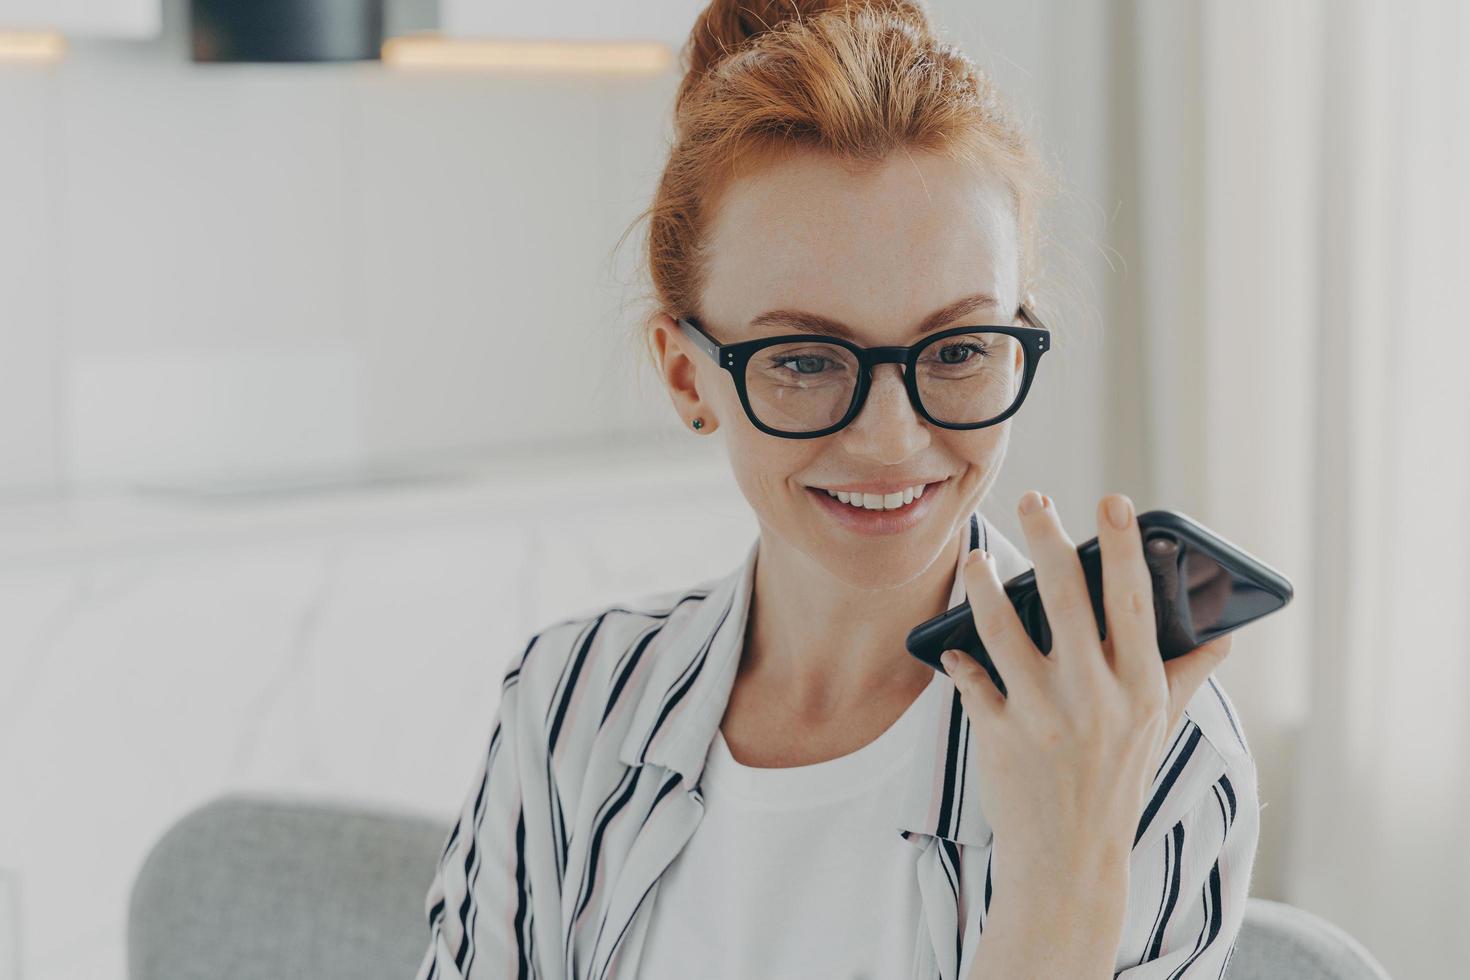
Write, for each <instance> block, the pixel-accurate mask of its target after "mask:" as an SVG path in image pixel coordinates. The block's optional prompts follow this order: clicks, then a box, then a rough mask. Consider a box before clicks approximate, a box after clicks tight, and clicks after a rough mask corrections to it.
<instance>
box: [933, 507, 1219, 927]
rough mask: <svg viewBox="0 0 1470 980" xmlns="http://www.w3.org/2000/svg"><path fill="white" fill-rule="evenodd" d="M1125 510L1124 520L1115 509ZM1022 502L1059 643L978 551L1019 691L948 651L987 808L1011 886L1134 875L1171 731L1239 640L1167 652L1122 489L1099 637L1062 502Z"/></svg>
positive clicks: (989, 622)
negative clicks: (1015, 602) (1031, 631)
mask: <svg viewBox="0 0 1470 980" xmlns="http://www.w3.org/2000/svg"><path fill="white" fill-rule="evenodd" d="M1114 505H1116V506H1117V507H1118V513H1119V516H1120V517H1121V524H1122V526H1121V527H1119V526H1116V525H1115V524H1114V523H1113V521H1112V520H1110V519H1109V516H1108V514H1109V510H1110V508H1111V507H1112V506H1114ZM1020 511H1021V517H1020V521H1021V526H1022V529H1023V530H1024V532H1025V534H1026V540H1027V546H1028V548H1029V550H1030V552H1031V556H1032V560H1033V563H1034V565H1035V568H1036V583H1037V588H1038V590H1039V591H1040V594H1041V601H1042V606H1043V608H1044V609H1045V610H1046V616H1047V621H1048V622H1049V623H1050V626H1051V632H1052V647H1051V650H1050V651H1049V653H1048V654H1047V655H1043V654H1042V653H1041V651H1040V650H1038V649H1037V648H1036V645H1035V644H1034V643H1032V642H1031V638H1030V637H1029V636H1027V634H1026V631H1025V629H1024V628H1023V627H1022V624H1021V621H1020V618H1019V617H1018V616H1017V615H1016V611H1015V609H1014V608H1013V607H1012V606H1011V603H1010V601H1009V600H1008V599H1007V598H1006V595H1005V592H1004V591H1003V589H1002V583H1001V582H1000V579H999V578H998V576H997V574H996V571H995V564H994V559H993V558H990V559H988V560H985V559H983V558H982V553H981V552H980V551H979V549H976V550H975V551H974V552H971V554H970V556H969V560H968V561H967V563H966V565H965V568H964V576H965V590H966V593H967V594H968V596H969V601H970V606H971V609H972V610H973V612H974V616H975V628H976V631H977V632H978V633H979V636H980V639H981V641H982V642H983V643H984V644H985V648H986V650H988V651H989V653H990V656H991V659H992V660H993V661H994V663H995V666H996V670H997V671H998V672H999V673H1000V675H1001V676H1002V677H1003V678H1004V679H1005V684H1006V691H1007V693H1006V694H1005V695H1002V694H1001V693H1000V691H999V690H998V689H997V688H996V686H995V684H994V683H992V682H991V680H990V675H989V674H987V673H986V672H985V669H984V668H983V667H981V666H980V664H979V663H978V662H976V661H975V659H974V658H972V657H970V656H968V655H963V654H958V653H957V652H956V651H949V652H947V653H946V654H945V655H944V657H943V659H944V661H945V669H946V670H947V671H948V672H949V674H950V676H951V677H952V678H953V679H954V682H955V686H956V688H958V690H959V692H960V698H961V700H962V701H963V703H964V707H965V712H966V714H968V715H969V717H970V721H971V723H972V725H973V726H974V727H975V729H976V733H975V742H976V751H977V754H978V756H979V760H978V762H979V774H978V779H979V786H980V799H981V806H982V807H983V808H984V810H985V814H986V817H987V819H988V820H989V822H990V825H991V827H992V828H993V829H994V831H995V835H996V839H997V841H1004V842H1005V843H1004V845H1003V846H1002V847H1001V848H1000V849H999V850H998V851H997V856H996V859H995V862H994V867H995V871H996V876H997V877H998V878H1003V879H1006V881H1007V884H1008V885H1010V886H1016V885H1019V884H1020V883H1022V882H1027V881H1029V882H1031V883H1032V884H1035V882H1036V880H1037V878H1038V876H1040V879H1041V880H1042V881H1045V882H1047V883H1055V884H1056V885H1058V886H1060V885H1062V884H1063V883H1071V882H1072V881H1074V879H1075V877H1076V876H1077V875H1078V873H1079V872H1081V873H1088V872H1094V871H1096V872H1104V871H1107V872H1116V873H1117V874H1118V875H1122V876H1123V880H1124V881H1126V875H1127V862H1128V856H1129V854H1130V853H1131V851H1132V847H1133V838H1134V834H1135V832H1136V831H1137V827H1138V821H1139V819H1140V817H1141V816H1142V813H1143V807H1144V805H1145V803H1146V800H1145V797H1146V795H1147V793H1148V791H1149V789H1150V787H1151V785H1152V783H1153V777H1154V773H1155V771H1156V770H1157V768H1158V766H1159V764H1160V763H1161V762H1162V761H1163V756H1164V752H1165V751H1166V745H1165V740H1166V739H1167V737H1168V736H1169V734H1170V733H1171V732H1172V731H1173V730H1174V726H1175V725H1176V724H1177V723H1178V721H1179V718H1180V717H1181V715H1182V714H1183V712H1184V706H1185V705H1186V704H1187V703H1188V702H1189V700H1190V698H1191V697H1193V696H1194V693H1195V691H1196V690H1197V689H1198V688H1199V686H1200V685H1201V684H1202V683H1204V680H1205V678H1206V677H1207V676H1208V675H1209V673H1210V672H1211V671H1212V670H1214V669H1215V667H1216V666H1218V665H1219V664H1220V662H1221V661H1222V660H1224V659H1225V657H1226V655H1227V654H1228V653H1229V651H1230V635H1229V634H1226V635H1225V636H1222V637H1219V638H1217V639H1215V640H1212V641H1211V642H1209V643H1206V644H1204V645H1203V646H1200V647H1197V648H1195V649H1194V650H1192V651H1190V652H1189V653H1187V654H1185V655H1183V656H1180V657H1175V658H1173V659H1171V660H1169V661H1167V662H1165V661H1164V660H1163V659H1162V657H1161V655H1160V653H1159V647H1158V641H1157V638H1156V635H1155V634H1156V627H1155V622H1154V606H1153V585H1152V580H1151V579H1150V577H1149V572H1148V567H1147V565H1146V564H1145V562H1144V556H1143V542H1142V539H1141V537H1140V535H1139V531H1138V522H1137V521H1136V520H1134V514H1133V503H1132V501H1131V500H1129V499H1128V498H1127V497H1126V496H1123V495H1122V494H1110V495H1108V496H1106V497H1104V498H1103V499H1102V500H1101V501H1100V502H1099V505H1098V514H1097V526H1098V544H1099V546H1100V548H1101V556H1102V569H1103V576H1102V577H1103V607H1104V612H1105V616H1106V621H1107V639H1106V640H1102V639H1099V637H1098V628H1097V620H1096V618H1095V616H1094V614H1093V611H1092V604H1091V600H1090V599H1089V596H1088V592H1087V583H1086V580H1085V578H1084V576H1083V572H1082V564H1081V561H1080V560H1079V559H1078V557H1077V547H1076V545H1075V544H1073V542H1072V540H1071V539H1070V538H1069V537H1068V536H1067V533H1066V531H1065V530H1064V529H1063V528H1062V525H1061V521H1060V519H1059V518H1058V517H1057V512H1056V507H1055V506H1054V505H1053V504H1052V502H1051V500H1050V499H1049V498H1046V497H1043V496H1042V495H1041V494H1038V493H1037V492H1036V491H1034V490H1032V491H1028V492H1027V493H1026V494H1025V495H1024V496H1023V497H1022V498H1021V508H1020ZM1114 880H1116V879H1114ZM1120 911H1121V910H1120ZM1119 925H1120V926H1121V923H1119Z"/></svg>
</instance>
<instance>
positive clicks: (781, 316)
mask: <svg viewBox="0 0 1470 980" xmlns="http://www.w3.org/2000/svg"><path fill="white" fill-rule="evenodd" d="M999 305H1000V303H999V302H998V301H997V300H996V298H995V297H994V296H992V295H990V294H989V293H983V292H982V293H971V294H970V295H968V296H961V297H960V298H959V299H957V300H955V301H954V302H953V303H949V304H948V305H945V306H942V307H940V308H939V309H937V310H935V311H934V312H933V313H930V314H929V315H928V316H926V317H925V318H924V320H923V322H921V323H920V324H919V326H918V327H917V328H916V329H915V330H914V334H915V335H918V334H925V333H928V332H930V331H931V330H937V329H938V328H939V327H942V326H943V325H944V324H946V323H948V322H950V321H951V320H958V319H959V318H960V317H962V316H966V315H968V314H970V313H973V312H974V311H975V310H978V309H982V308H984V307H987V306H996V307H998V306H999ZM768 327H779V328H781V330H783V331H793V332H798V333H820V334H826V335H828V336H833V337H842V338H844V339H846V340H851V341H854V342H856V341H857V337H856V335H855V334H854V333H853V331H852V329H851V328H850V327H848V326H847V325H846V324H843V323H839V322H838V321H836V320H833V319H830V318H828V317H825V316H820V315H818V314H816V313H807V312H805V311H803V310H768V311H766V312H765V313H762V314H760V315H759V316H756V317H754V318H753V319H752V320H751V321H750V329H752V330H760V329H765V328H768Z"/></svg>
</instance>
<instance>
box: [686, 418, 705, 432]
mask: <svg viewBox="0 0 1470 980" xmlns="http://www.w3.org/2000/svg"><path fill="white" fill-rule="evenodd" d="M689 424H690V425H692V426H694V429H695V431H696V432H697V431H698V430H700V429H702V428H704V419H695V420H694V421H692V422H690V423H689Z"/></svg>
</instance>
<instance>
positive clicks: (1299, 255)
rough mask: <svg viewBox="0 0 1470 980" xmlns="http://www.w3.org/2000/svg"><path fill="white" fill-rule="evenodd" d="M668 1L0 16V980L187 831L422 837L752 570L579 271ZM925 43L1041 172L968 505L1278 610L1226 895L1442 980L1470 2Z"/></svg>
mask: <svg viewBox="0 0 1470 980" xmlns="http://www.w3.org/2000/svg"><path fill="white" fill-rule="evenodd" d="M532 6H534V7H536V8H537V9H535V10H534V11H532V10H530V9H528V8H530V7H532ZM702 6H703V4H702V3H699V2H694V0H638V2H637V3H633V2H623V3H613V2H608V0H601V2H598V0H559V2H557V3H554V4H553V3H546V4H536V5H531V4H521V5H519V6H516V5H509V4H493V3H490V2H488V0H438V2H436V0H388V2H387V3H386V4H380V3H377V2H370V0H351V2H345V0H299V2H287V0H270V2H259V3H244V2H233V0H193V3H190V2H189V0H0V980H17V978H25V980H72V978H116V980H121V978H122V977H124V976H125V973H126V929H125V927H126V915H127V902H128V895H129V888H130V886H131V883H132V882H133V880H134V878H135V876H136V875H137V873H138V870H139V868H140V865H141V863H142V861H143V859H144V857H145V855H146V854H147V853H148V850H149V848H150V847H151V846H152V845H153V844H154V843H155V842H156V841H157V840H158V839H159V837H160V835H162V834H163V833H164V831H165V830H166V829H167V828H168V827H169V826H170V825H171V824H173V822H174V821H176V820H178V819H179V818H180V817H181V816H182V815H183V814H185V813H186V812H188V811H190V810H192V809H193V808H195V807H197V806H199V805H200V804H202V803H204V802H206V801H208V800H210V799H213V798H215V797H216V796H218V795H219V794H221V793H225V792H227V791H234V790H261V791H270V792H274V793H280V794H297V795H299V796H301V797H304V798H312V799H332V800H340V801H345V802H352V803H360V804H364V805H371V806H375V807H381V808H383V809H384V810H385V811H392V812H398V813H415V814H423V815H426V816H430V817H433V818H434V819H437V820H442V821H446V822H447V821H448V820H450V819H451V817H452V814H453V813H454V812H455V810H456V809H457V808H458V806H459V804H460V802H461V801H462V799H463V797H464V794H465V792H466V789H467V785H468V784H467V781H468V779H469V777H470V775H471V772H472V770H473V768H474V766H475V764H476V763H477V760H478V758H479V754H480V752H481V751H482V750H483V748H484V744H485V740H486V738H487V737H488V733H489V731H490V727H491V724H492V723H493V717H494V713H495V707H496V700H497V697H498V692H499V685H500V678H501V675H502V674H503V672H504V670H505V666H506V664H507V662H508V661H509V660H510V659H511V658H512V657H514V656H515V655H516V654H518V653H519V651H520V649H521V647H522V645H523V644H524V642H525V639H526V638H527V637H528V636H529V635H530V634H531V633H532V632H534V631H535V630H537V629H539V628H541V627H543V626H544V625H546V624H547V623H549V622H551V621H553V620H559V619H562V618H565V617H568V616H571V615H575V614H578V613H581V612H585V611H590V610H591V609H593V608H595V607H599V606H603V605H606V604H608V603H611V602H613V601H617V600H626V599H629V598H631V597H634V596H637V595H640V594H643V593H646V592H649V591H653V590H662V589H675V588H679V589H682V588H686V587H688V586H690V585H691V584H693V583H695V582H698V581H701V580H703V579H706V578H709V577H712V576H715V575H720V574H723V573H724V572H726V571H727V570H728V569H729V568H731V567H732V566H733V565H734V564H735V563H736V562H738V561H739V560H740V558H741V557H742V556H743V555H744V552H745V549H746V547H747V546H748V544H749V542H750V541H751V540H752V538H753V536H754V535H755V534H756V524H755V521H754V518H753V517H752V515H751V513H750V510H749V508H748V506H747V505H746V504H745V502H744V499H743V498H742V497H741V496H740V494H739V492H738V490H737V488H736V487H735V485H734V483H733V481H732V480H731V479H729V476H728V469H727V466H726V463H725V461H724V456H723V449H722V447H721V446H720V445H718V443H719V442H720V440H719V439H718V438H716V439H704V438H699V437H696V436H693V435H692V434H691V433H689V432H687V431H685V430H683V429H682V428H681V426H680V422H679V419H678V418H677V416H676V415H675V414H674V412H673V410H672V408H671V406H670V404H669V402H668V399H667V396H666V395H665V394H664V392H663V390H662V388H661V387H660V384H659V382H658V381H657V379H656V378H655V377H654V375H653V374H652V372H651V371H650V370H648V369H647V368H646V367H644V366H643V364H642V353H641V350H640V348H639V346H638V340H637V334H636V331H637V330H638V328H639V318H640V315H641V314H642V312H643V311H644V307H643V305H642V304H643V302H644V300H645V298H646V290H647V286H646V283H645V281H644V280H643V278H642V270H641V269H640V268H639V267H638V258H639V240H638V236H639V235H640V234H641V232H642V230H643V227H644V226H643V225H642V224H641V223H640V224H639V225H638V226H637V228H636V229H634V231H633V233H632V234H631V235H629V236H628V237H627V238H626V239H623V235H624V233H625V232H627V231H628V230H629V228H630V226H631V224H632V222H633V221H634V219H635V217H636V216H637V215H638V213H639V212H640V210H641V209H642V208H643V207H645V206H646V205H647V204H648V202H649V200H650V197H651V194H652V191H653V187H654V183H655V181H656V179H657V176H658V173H659V170H660V168H661V167H662V164H663V161H664V159H665V157H666V154H667V150H668V141H669V138H670V119H669V117H670V113H671V110H672V99H673V93H674V90H675V87H676V86H677V84H678V81H679V73H678V68H677V64H676V58H675V54H676V50H677V47H678V45H680V44H682V42H683V40H684V38H685V37H686V36H687V34H688V30H689V27H690V25H691V24H692V23H693V20H694V16H695V14H696V13H697V12H698V10H699V9H700V8H701V7H702ZM929 7H930V12H931V18H932V20H933V21H934V23H935V25H936V27H937V28H938V29H939V30H940V31H942V32H943V33H945V34H946V35H948V37H949V39H951V40H953V41H955V42H956V43H958V44H960V45H961V46H962V47H963V48H964V49H965V50H966V51H967V52H968V53H969V54H970V56H971V57H972V58H973V59H974V60H975V61H977V62H978V63H979V64H980V65H981V66H982V67H983V68H984V69H985V70H987V71H989V72H990V73H992V74H993V76H994V77H995V78H996V80H997V81H998V83H999V85H1000V87H1001V89H1002V90H1003V92H1005V93H1006V94H1007V96H1008V97H1009V98H1010V99H1011V101H1012V102H1014V103H1015V104H1016V106H1017V107H1018V109H1020V111H1021V112H1022V114H1023V115H1024V116H1025V117H1026V118H1028V119H1029V120H1030V125H1031V127H1032V130H1033V133H1034V134H1035V136H1036V138H1037V139H1039V140H1041V141H1042V143H1043V144H1044V146H1045V150H1046V153H1047V155H1048V156H1049V157H1050V158H1051V159H1052V160H1053V161H1054V166H1055V168H1056V169H1057V170H1058V171H1059V173H1060V175H1061V177H1062V180H1063V182H1064V191H1063V193H1062V195H1061V196H1060V197H1059V198H1058V199H1057V200H1055V201H1054V202H1053V204H1052V207H1051V209H1050V212H1049V213H1048V215H1047V216H1046V219H1045V226H1046V232H1047V243H1046V245H1045V247H1044V249H1043V255H1044V265H1045V267H1046V272H1045V279H1044V281H1043V283H1042V285H1041V288H1040V289H1039V290H1038V296H1039V300H1040V302H1039V307H1040V309H1041V310H1042V311H1043V313H1044V314H1045V315H1046V317H1047V318H1048V321H1049V325H1050V326H1051V327H1052V329H1053V331H1054V334H1053V336H1054V339H1055V350H1054V352H1053V353H1051V354H1050V355H1049V356H1048V358H1047V360H1046V363H1045V366H1044V368H1043V370H1042V372H1041V374H1040V376H1039V378H1038V382H1037V387H1035V388H1033V389H1032V393H1031V396H1030V398H1029V400H1028V402H1027V404H1026V408H1025V410H1024V411H1023V412H1021V413H1020V414H1019V415H1018V416H1017V417H1016V419H1015V420H1014V422H1013V425H1014V432H1013V436H1012V443H1011V451H1010V456H1009V459H1008V460H1007V463H1006V468H1005V472H1004V473H1003V475H1002V476H1001V478H1000V481H999V483H998V484H997V486H996V488H995V490H994V491H993V492H992V495H991V496H990V497H989V498H988V500H987V503H986V505H985V507H984V509H985V510H986V513H987V514H988V515H989V516H990V517H991V519H992V520H993V521H994V522H995V523H996V524H997V525H998V526H999V527H1001V528H1002V530H1004V531H1006V532H1007V533H1008V534H1009V535H1010V536H1011V538H1012V540H1014V541H1017V542H1018V543H1021V544H1022V545H1024V538H1023V537H1022V536H1021V535H1020V533H1019V531H1018V530H1016V525H1015V520H1014V505H1015V501H1016V499H1017V498H1018V497H1019V495H1020V493H1021V492H1022V491H1023V490H1025V489H1027V488H1028V487H1037V488H1039V489H1041V490H1043V491H1044V492H1047V493H1049V494H1051V495H1052V496H1053V497H1054V499H1056V500H1057V502H1058V505H1059V508H1060V511H1061V513H1062V516H1063V520H1064V521H1066V522H1067V523H1068V525H1069V529H1070V530H1072V532H1073V534H1074V536H1076V537H1077V538H1078V540H1079V541H1080V540H1082V539H1083V538H1085V537H1089V536H1091V534H1092V533H1093V532H1094V531H1095V528H1092V527H1091V526H1090V522H1091V514H1092V507H1093V505H1094V503H1095V501H1096V499H1097V498H1098V497H1099V496H1101V495H1102V494H1103V493H1106V492H1108V491H1109V490H1122V491H1125V492H1127V493H1129V494H1131V495H1132V496H1133V498H1134V500H1135V501H1136V502H1137V504H1138V506H1139V509H1141V510H1142V509H1148V508H1152V507H1168V508H1172V509H1176V510H1181V511H1183V512H1185V513H1187V514H1189V515H1191V516H1193V517H1195V518H1196V519H1198V520H1201V521H1203V522H1204V523H1206V524H1208V525H1209V526H1211V527H1212V528H1214V529H1215V530H1217V531H1218V532H1220V533H1221V534H1223V535H1224V536H1225V537H1227V538H1229V539H1231V540H1232V541H1235V542H1236V543H1238V544H1240V545H1241V546H1243V547H1245V548H1246V549H1247V550H1249V551H1251V552H1252V553H1254V554H1256V555H1257V556H1259V557H1261V558H1262V559H1264V560H1266V561H1267V562H1269V563H1271V564H1272V565H1274V566H1275V567H1277V568H1279V569H1281V570H1282V571H1283V572H1284V573H1285V574H1286V575H1287V576H1288V577H1289V578H1290V579H1291V580H1292V581H1293V583H1294V585H1295V587H1296V599H1295V601H1294V602H1293V603H1292V604H1291V605H1290V606H1289V607H1288V608H1287V609H1286V610H1285V611H1284V612H1282V613H1280V614H1279V615H1277V616H1273V617H1270V618H1269V619H1267V620H1263V621H1262V622H1261V623H1259V624H1256V625H1253V626H1251V627H1250V628H1248V629H1246V630H1244V631H1242V632H1241V633H1240V634H1238V635H1237V638H1236V641H1235V644H1234V651H1233V653H1232V656H1231V657H1230V659H1229V660H1228V661H1227V662H1226V663H1225V664H1224V665H1223V666H1222V667H1221V669H1220V671H1219V679H1220V681H1221V683H1222V684H1223V686H1224V687H1225V688H1226V690H1227V691H1228V692H1229V694H1230V696H1231V698H1232V700H1233V701H1234V704H1235V706H1236V707H1237V709H1238V710H1239V713H1240V714H1241V716H1242V717H1243V721H1244V724H1245V729H1246V736H1247V738H1248V740H1249V742H1250V745H1251V748H1252V750H1253V752H1254V754H1255V755H1256V757H1257V760H1258V763H1259V767H1260V776H1261V799H1262V801H1263V803H1264V809H1263V811H1262V837H1261V844H1260V850H1259V853H1258V858H1257V863H1256V866H1255V872H1254V877H1253V879H1252V889H1251V891H1252V894H1253V895H1256V896H1262V897H1267V898H1274V899H1279V900H1282V901H1288V902H1292V903H1294V904H1297V905H1300V906H1303V907H1305V908H1307V909H1310V910H1312V911H1314V912H1316V913H1318V914H1320V915H1322V916H1324V917H1326V918H1328V919H1330V920H1331V921H1333V922H1334V923H1336V924H1338V925H1340V926H1342V927H1343V928H1344V929H1346V930H1347V931H1349V932H1351V933H1352V934H1353V935H1355V936H1356V937H1358V939H1360V940H1361V941H1362V942H1363V943H1364V944H1365V945H1366V946H1367V947H1368V948H1369V949H1371V950H1372V951H1373V952H1374V954H1375V955H1376V956H1377V957H1378V958H1379V959H1380V960H1381V961H1382V962H1383V964H1384V965H1385V966H1386V967H1387V968H1388V969H1389V970H1390V971H1391V972H1392V973H1393V974H1394V975H1395V976H1402V977H1429V976H1449V975H1459V974H1460V973H1461V972H1462V971H1463V969H1464V967H1463V964H1464V963H1466V962H1470V930H1466V929H1465V925H1466V923H1467V922H1470V844H1467V843H1466V842H1465V835H1464V833H1463V831H1462V825H1463V824H1464V822H1465V820H1466V818H1467V814H1470V711H1467V709H1466V698H1467V696H1470V656H1467V654H1470V649H1467V647H1470V640H1467V637H1470V614H1467V609H1470V558H1467V554H1470V512H1467V511H1470V507H1467V505H1470V383H1467V380H1470V374H1467V372H1470V317H1467V312H1466V311H1467V309H1470V273H1467V270H1470V248H1467V229H1470V203H1467V200H1470V195H1467V192H1466V187H1465V181H1466V175H1467V174H1470V140H1467V129H1470V127H1467V125H1466V123H1467V120H1470V61H1467V60H1466V59H1465V58H1464V54H1463V53H1464V52H1465V51H1466V50H1470V12H1467V5H1465V4H1463V3H1459V2H1454V0H1408V2H1396V3H1392V4H1390V3H1388V2H1387V0H1383V2H1366V0H1333V2H1329V0H1293V2H1289V3H1281V2H1276V0H1247V2H1240V3H1230V4H1226V3H1173V2H1143V0H1086V2H1078V0H1026V2H1020V0H985V2H977V0H930V3H929ZM522 8H527V9H522ZM1069 515H1070V516H1069ZM650 539H652V540H653V541H655V542H656V545H655V546H653V547H650V546H649V545H648V543H647V542H648V541H649V540H650ZM429 871H430V869H429V868H427V867H426V868H425V869H424V873H425V881H427V875H428V873H429ZM425 937H426V938H427V933H425Z"/></svg>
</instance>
